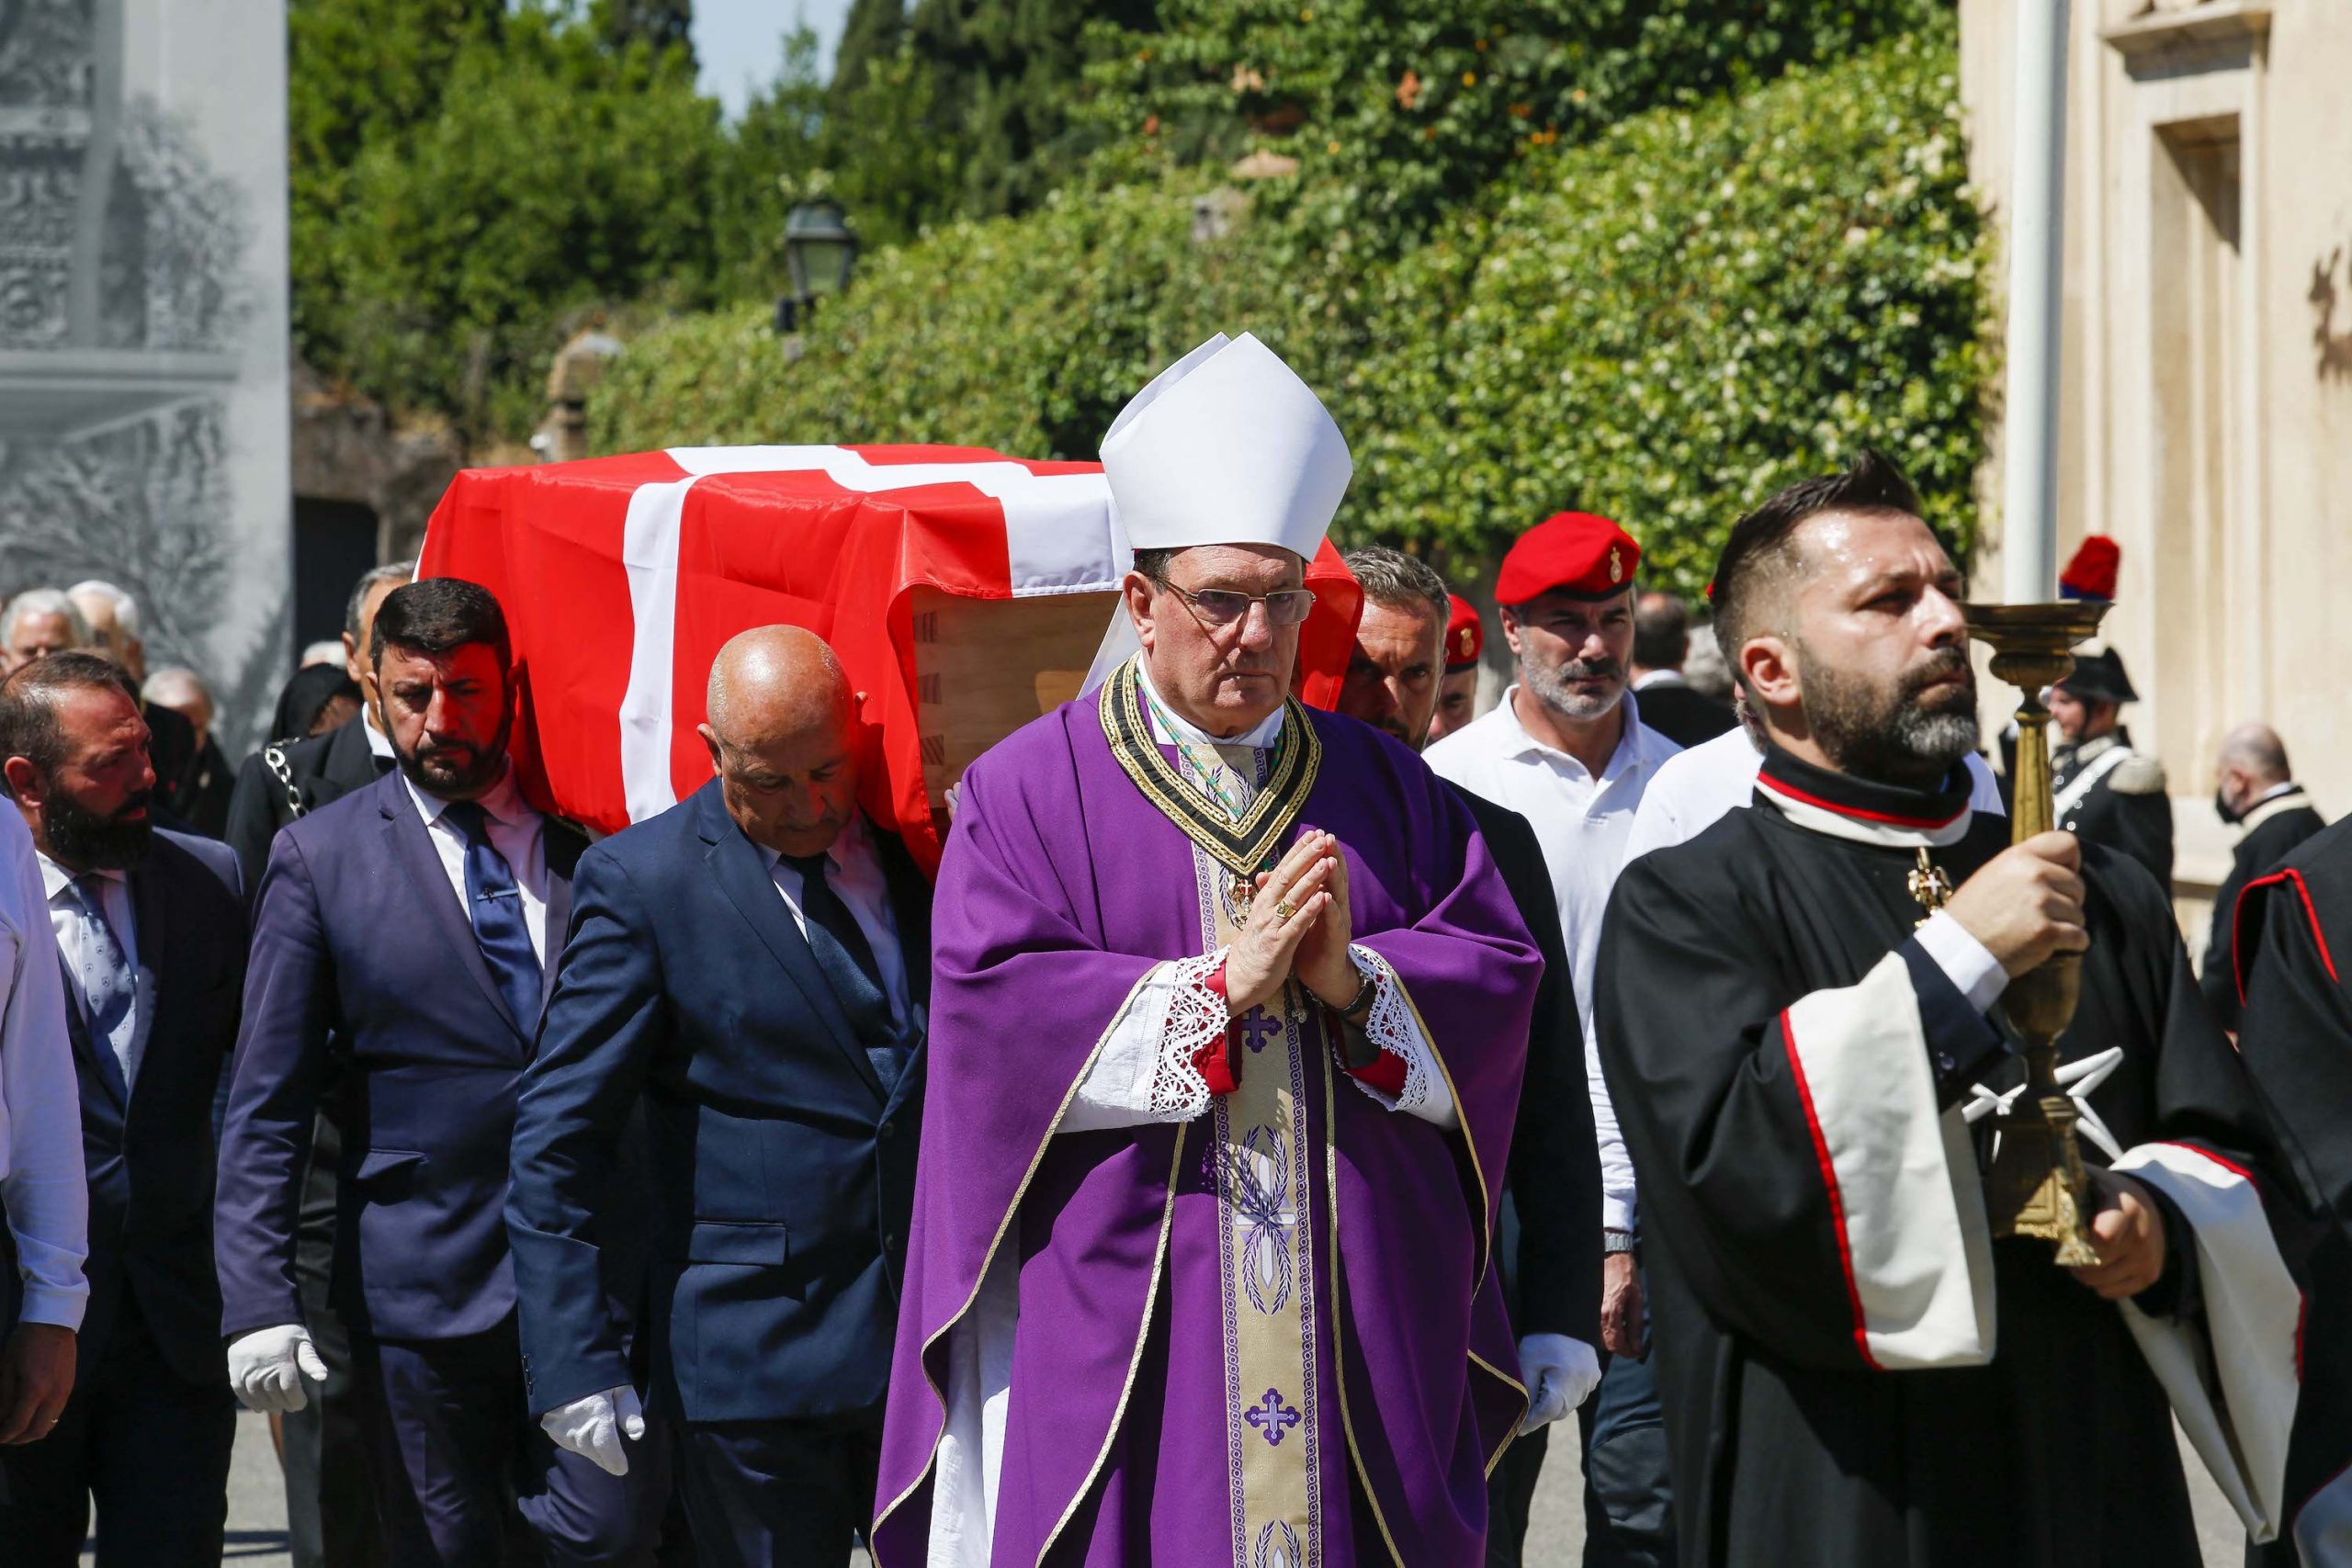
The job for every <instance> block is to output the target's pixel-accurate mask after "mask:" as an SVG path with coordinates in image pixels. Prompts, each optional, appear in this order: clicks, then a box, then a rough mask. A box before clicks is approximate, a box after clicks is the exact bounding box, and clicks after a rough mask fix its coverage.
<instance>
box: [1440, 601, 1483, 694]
mask: <svg viewBox="0 0 2352 1568" xmlns="http://www.w3.org/2000/svg"><path fill="white" fill-rule="evenodd" d="M1447 597H1448V598H1450V599H1452V600H1453V615H1451V616H1449V617H1448V618H1447V620H1446V623H1445V672H1446V673H1447V674H1449V675H1451V674H1453V672H1454V671H1456V670H1468V669H1471V668H1473V667H1475V666H1476V664H1477V662H1478V655H1479V654H1481V653H1483V652H1485V651H1486V648H1487V626H1486V623H1485V622H1484V621H1481V620H1480V619H1479V618H1478V606H1477V605H1476V604H1472V603H1470V601H1469V600H1467V599H1464V597H1463V596H1462V595H1461V594H1459V593H1452V594H1448V595H1447Z"/></svg>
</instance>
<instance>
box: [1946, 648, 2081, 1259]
mask: <svg viewBox="0 0 2352 1568" xmlns="http://www.w3.org/2000/svg"><path fill="white" fill-rule="evenodd" d="M2107 608H2108V607H2107V606H2106V605H2105V604H2086V603H2079V602H2077V603H2065V604H1969V605H1966V606H1964V609H1965V612H1966V614H1967V616H1968V629H1969V631H1970V633H1971V634H1972V635H1973V636H1974V637H1977V638H1978V639H1980V640H1982V641H1984V642H1985V643H1988V644H1990V645H1991V646H1992V649H1993V673H1994V674H1996V675H1997V676H1999V677H2000V678H2001V679H2002V680H2004V681H2007V682H2009V683H2010V684H2011V685H2013V686H2015V687H2017V688H2018V690H2019V691H2020V692H2022V693H2024V694H2025V700H2024V702H2023V703H2021V704H2020V705H2018V760H2017V776H2016V778H2015V779H2013V780H2012V781H2011V784H2013V786H2014V790H2013V793H2014V799H2013V801H2012V802H2011V815H2010V818H2009V841H2010V842H2011V843H2018V844H2021V843H2023V842H2025V840H2028V839H2030V838H2032V837H2033V836H2034V835H2035V834H2037V833H2046V832H2048V831H2049V830H2050V829H2051V828H2052V827H2053V826H2054V825H2055V824H2054V823H2053V822H2052V793H2053V792H2052V788H2051V784H2050V742H2049V735H2048V731H2049V726H2050V710H2049V709H2048V708H2046V707H2044V706H2043V705H2042V703H2041V693H2042V688H2044V687H2045V686H2047V685H2049V684H2050V683H2051V682H2053V681H2057V680H2060V679H2063V678H2064V676H2065V674H2066V672H2067V671H2070V670H2072V669H2073V668H2074V667H2075V660H2074V655H2073V654H2072V653H2071V652H2070V651H2069V649H2072V648H2073V647H2074V646H2075V644H2076V643H2078V642H2082V641H2085V640H2086V639H2087V638H2089V637H2092V636H2093V635H2094V634H2096V633H2097V632H2098V624H2099V621H2100V620H2101V619H2102V618H2103V617H2104V616H2105V615H2106V614H2107ZM2081 992H2082V955H2081V954H2080V953H2056V954H2053V955H2052V957H2051V958H2049V959H2048V960H2047V961H2046V962H2044V963H2043V964H2041V966H2040V967H2039V968H2036V969H2033V970H2030V971H2029V972H2028V973H2026V974H2023V975H2020V976H2018V977H2017V978H2016V979H2014V980H2011V981H2010V982H2009V986H2008V989H2007V991H2005V992H2003V993H2002V996H2001V1005H2002V1008H2003V1010H2005V1011H2007V1014H2008V1015H2009V1021H2010V1022H2011V1023H2013V1024H2015V1025H2016V1026H2017V1031H2018V1034H2019V1035H2021V1036H2022V1037H2023V1038H2024V1041H2025V1066H2026V1090H2025V1093H2023V1094H2022V1095H2019V1096H2018V1099H2017V1100H2016V1101H2015V1102H2013V1104H2012V1106H2011V1108H2010V1109H2009V1110H2007V1111H2003V1112H2001V1114H2000V1115H1999V1116H1998V1117H1997V1118H1996V1121H1995V1122H1994V1125H1995V1128H1996V1131H1997V1132H1998V1134H1999V1135H2000V1148H1999V1150H1998V1152H1997V1153H1996V1154H1995V1155H1994V1156H1993V1169H1992V1171H1991V1173H1990V1174H1989V1175H1987V1176H1986V1177H1985V1206H1986V1208H1987V1209H1988V1210H1989V1211H1990V1217H1991V1219H1992V1223H1993V1234H1994V1235H2031V1236H2041V1238H2043V1239H2044V1240H2047V1241H2052V1242H2055V1243H2056V1244H2057V1261H2058V1262H2059V1263H2061V1264H2063V1265H2065V1266H2067V1267H2069V1268H2073V1267H2078V1266H2080V1265H2083V1264H2089V1263H2097V1262H2098V1247H2096V1246H2094V1245H2093V1243H2092V1241H2091V1236H2090V1229H2089V1226H2088V1224H2086V1219H2087V1216H2088V1214H2089V1213H2090V1179H2089V1177H2088V1176H2087V1175H2086V1173H2085V1171H2084V1169H2083V1156H2082V1151H2081V1149H2080V1148H2079V1147H2078V1146H2077V1145H2076V1144H2075V1122H2077V1121H2078V1120H2079V1119H2080V1116H2081V1112H2080V1111H2078V1110H2077V1109H2076V1107H2075V1102H2074V1100H2073V1099H2072V1098H2070V1097H2069V1096H2068V1095H2067V1093H2066V1091H2065V1090H2064V1089H2061V1088H2060V1087H2059V1085H2058V1036H2059V1035H2060V1034H2062V1033H2064V1032H2065V1028H2066V1025H2067V1024H2068V1023H2069V1022H2071V1021H2073V1019H2074V1016H2075V1002H2076V1000H2077V999H2078V998H2079V997H2080V995H2081Z"/></svg>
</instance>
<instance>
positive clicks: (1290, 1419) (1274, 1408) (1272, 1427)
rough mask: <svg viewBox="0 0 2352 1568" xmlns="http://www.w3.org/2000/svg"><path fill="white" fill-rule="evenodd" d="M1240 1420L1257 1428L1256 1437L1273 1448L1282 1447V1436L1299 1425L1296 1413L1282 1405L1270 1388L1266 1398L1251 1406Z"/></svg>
mask: <svg viewBox="0 0 2352 1568" xmlns="http://www.w3.org/2000/svg"><path fill="white" fill-rule="evenodd" d="M1241 1418H1242V1419H1243V1420H1244V1421H1247V1422H1249V1423H1250V1425H1251V1426H1252V1427H1257V1428H1258V1435H1259V1436H1260V1437H1261V1438H1265V1439H1266V1442H1267V1444H1268V1445H1269V1446H1270V1447H1273V1448H1280V1447H1282V1441H1283V1433H1284V1432H1286V1431H1288V1430H1289V1429H1290V1428H1291V1427H1295V1426H1297V1425H1298V1423H1299V1414H1298V1412H1297V1411H1295V1410H1293V1409H1292V1408H1291V1407H1290V1406H1288V1405H1287V1404H1283V1396H1282V1395H1281V1394H1279V1393H1276V1392H1274V1391H1273V1390H1272V1389H1271V1388H1270V1389H1268V1390H1267V1391H1266V1397H1265V1398H1263V1399H1261V1400H1260V1401H1259V1402H1258V1403H1257V1404H1253V1405H1251V1406H1250V1408H1249V1409H1248V1410H1247V1411H1245V1412H1244V1413H1243V1414H1242V1416H1241Z"/></svg>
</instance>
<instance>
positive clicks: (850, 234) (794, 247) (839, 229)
mask: <svg viewBox="0 0 2352 1568" xmlns="http://www.w3.org/2000/svg"><path fill="white" fill-rule="evenodd" d="M856 264H857V231H855V230H854V229H852V228H851V227H850V226H849V219H848V215H847V214H845V213H844V212H843V211H842V207H841V203H839V202H837V201H833V200H831V199H829V198H826V197H819V198H818V199H817V200H815V201H804V202H802V203H801V204H800V205H798V206H797V207H795V208H794V209H792V210H791V211H790V212H787V213H786V214H785V218H784V265H785V269H786V271H787V272H788V273H789V274H790V275H791V277H792V292H791V293H789V294H787V295H786V296H785V297H784V298H782V299H778V300H777V301H776V302H775V325H776V331H778V332H780V333H789V332H794V331H797V329H798V327H799V325H800V323H801V322H802V321H805V320H806V319H807V318H808V317H809V316H812V315H814V314H815V313H816V310H817V301H818V300H820V299H823V298H825V297H826V296H827V295H831V294H839V293H842V291H843V290H845V289H847V288H849V275H850V269H851V268H852V267H853V266H854V265H856Z"/></svg>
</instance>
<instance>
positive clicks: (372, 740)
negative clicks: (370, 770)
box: [359, 705, 401, 766]
mask: <svg viewBox="0 0 2352 1568" xmlns="http://www.w3.org/2000/svg"><path fill="white" fill-rule="evenodd" d="M359 731H360V733H361V734H363V735H365V736H367V737H368V755H369V756H371V757H377V758H380V759H382V760H383V761H387V762H390V763H392V764H393V765H395V766H398V765H399V763H400V760H401V758H400V753H399V752H397V751H395V750H392V740H391V737H390V736H389V735H386V734H385V733H384V732H383V731H382V730H380V729H379V728H376V710H375V709H374V708H371V707H368V706H365V705H363V706H362V707H361V708H360V710H359Z"/></svg>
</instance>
